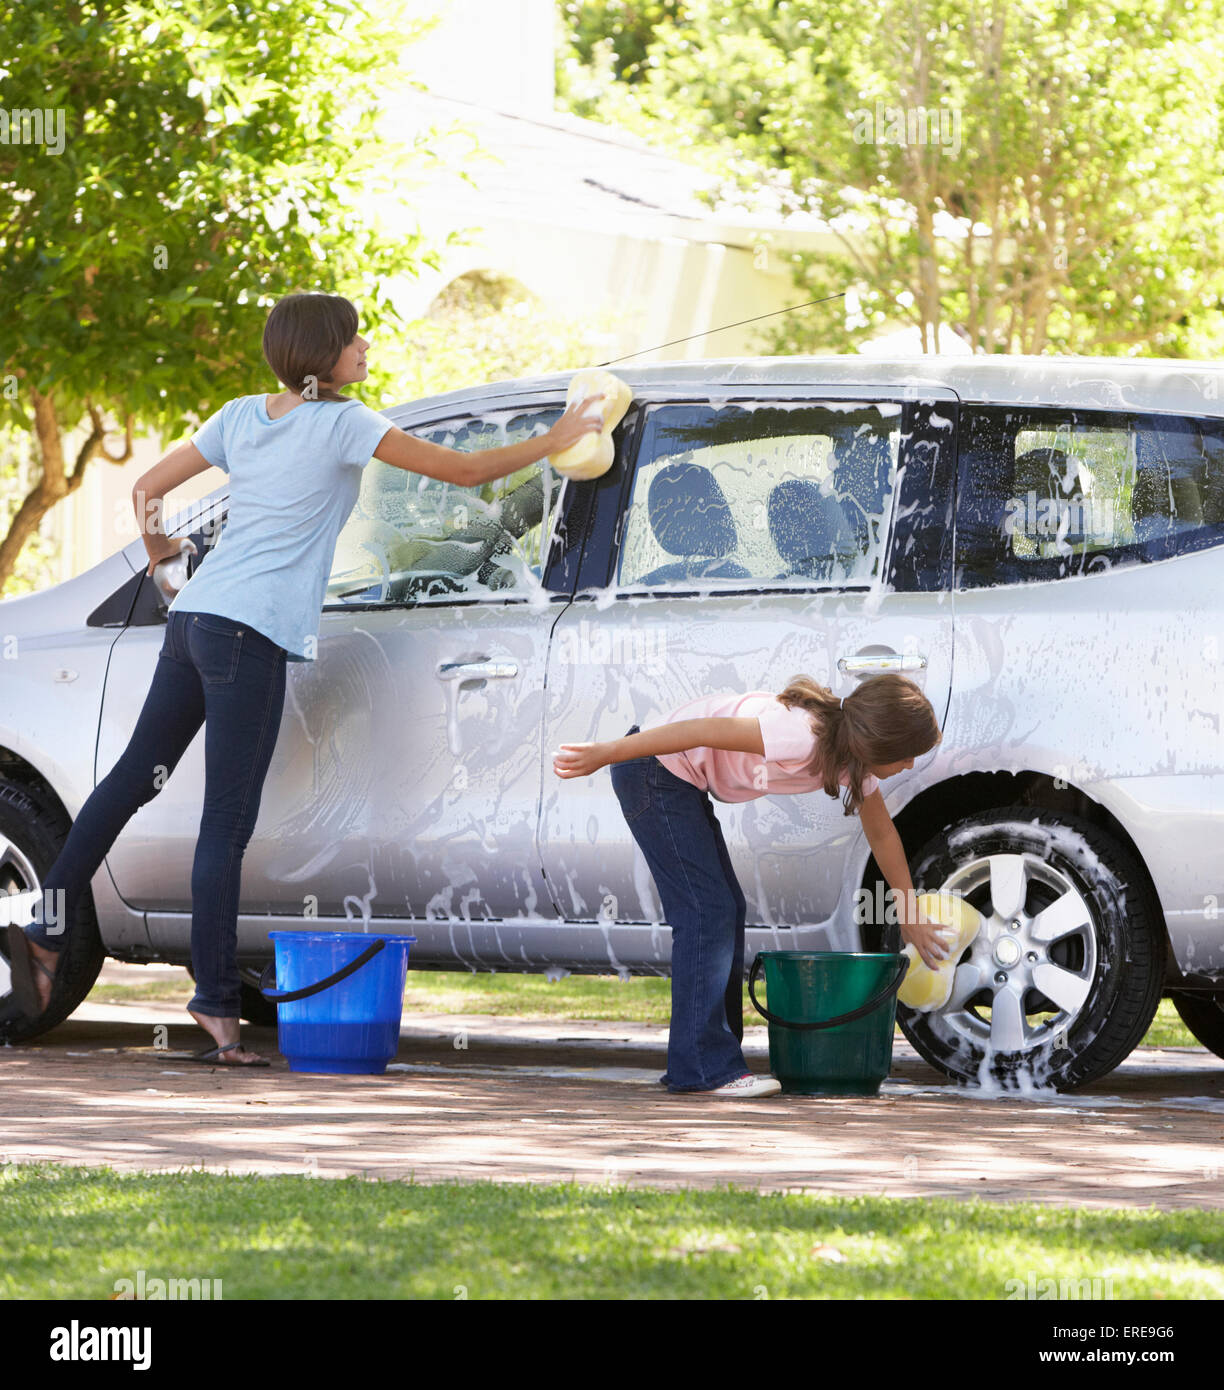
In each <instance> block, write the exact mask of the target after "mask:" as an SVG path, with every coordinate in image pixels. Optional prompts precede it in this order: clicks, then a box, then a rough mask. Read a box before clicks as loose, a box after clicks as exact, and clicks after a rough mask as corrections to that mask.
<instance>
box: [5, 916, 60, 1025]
mask: <svg viewBox="0 0 1224 1390" xmlns="http://www.w3.org/2000/svg"><path fill="white" fill-rule="evenodd" d="M8 955H9V972H10V974H11V976H12V983H13V998H14V999H15V1000H16V1001H17V1007H18V1008H19V1009H20V1010H21V1012H22V1013H23V1014H25V1016H26V1017H27V1018H37V1017H38V1016H39V1014H41V1013H42V1012H43V1009H42V1006H41V1004H40V1002H39V998H38V989H37V987H36V986H35V984H34V971H35V970H41V971H42V973H43V974H44V975H45V976H46V977H47V979H49V980H52V981H54V979H55V971H54V970H48V969H47V967H46V966H45V965H44V964H43V963H42V961H40V960H36V959H35V957H34V952H33V951H31V950H30V941H29V938H28V937H27V936H26V934H25V931H24V930H23V929H22V928H21V927H19V926H18V925H17V923H16V922H10V923H9V924H8Z"/></svg>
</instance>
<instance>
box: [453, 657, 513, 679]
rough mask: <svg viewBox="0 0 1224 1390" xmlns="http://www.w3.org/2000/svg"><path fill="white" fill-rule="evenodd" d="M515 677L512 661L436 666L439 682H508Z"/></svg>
mask: <svg viewBox="0 0 1224 1390" xmlns="http://www.w3.org/2000/svg"><path fill="white" fill-rule="evenodd" d="M517 675H518V666H517V665H516V664H515V663H514V662H513V661H443V662H441V663H440V664H439V666H438V679H439V680H440V681H479V680H510V679H513V677H515V676H517Z"/></svg>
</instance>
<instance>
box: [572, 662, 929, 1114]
mask: <svg viewBox="0 0 1224 1390" xmlns="http://www.w3.org/2000/svg"><path fill="white" fill-rule="evenodd" d="M939 740H940V732H939V724H938V721H937V720H936V718H935V711H934V710H933V709H932V708H931V705H930V702H929V701H928V700H927V698H926V696H925V695H923V693H922V691H921V690H920V689H919V688H918V686H916V685H915V684H914V682H913V681H910V680H906V679H905V677H904V676H897V675H891V674H888V675H881V676H875V677H872V679H870V680H869V681H866V682H865V683H864V684H863V685H861V686H859V688H858V689H857V690H855V691H853V692H852V693H851V694H850V695H848V696H846V697H845V699H841V700H839V699H838V697H837V696H836V695H834V694H833V692H832V691H831V690H829V689H827V688H826V687H825V686H822V685H818V684H817V683H816V682H815V681H813V680H811V679H810V678H809V677H807V676H796V677H795V678H794V679H793V680H792V681H791V682H790V684H789V685H788V686H787V687H786V689H785V690H784V691H782V693H781V694H780V695H775V694H773V693H772V692H770V691H752V692H750V693H749V694H746V695H711V696H705V697H703V698H701V699H698V700H692V701H690V702H689V703H687V704H684V705H681V706H679V708H677V709H674V710H673V711H672V712H671V713H670V714H669V715H668V716H667V718H666V719H664V721H663V722H662V723H661V724H660V725H658V726H657V727H655V728H653V729H648V730H646V731H645V732H642V731H640V730H639V729H638V728H637V726H636V725H635V726H634V727H633V728H632V729H630V730H629V732H628V734H626V736H625V737H624V738H620V739H614V740H612V741H611V742H608V743H563V744H562V745H561V749H560V751H559V752H558V753H556V754H555V755H554V759H553V770H554V771H555V772H556V774H557V776H558V777H586V776H589V775H590V774H591V773H592V772H596V771H598V770H599V769H600V768H601V767H604V766H606V765H608V764H611V766H612V788H613V790H614V791H615V792H616V796H617V800H618V801H619V802H620V804H621V809H622V810H623V811H624V813H625V819H626V821H627V822H628V824H629V829H630V831H631V832H632V834H633V838H634V839H635V840H636V842H637V844H638V846H639V847H640V849H641V851H642V853H643V855H644V856H645V859H646V862H647V865H648V866H649V868H650V871H651V874H652V875H653V876H654V881H655V885H656V887H657V888H658V891H659V900H660V902H661V903H662V904H663V911H664V915H665V917H666V920H667V923H668V925H669V926H670V927H671V932H672V955H671V967H672V977H671V978H672V1015H671V1028H670V1032H669V1036H668V1045H667V1072H666V1074H665V1075H664V1077H663V1078H662V1079H663V1080H664V1081H665V1082H666V1083H667V1086H668V1089H669V1090H672V1091H710V1092H713V1093H714V1094H715V1095H718V1096H727V1097H731V1098H734V1097H751V1096H758V1095H769V1094H772V1093H773V1092H776V1091H778V1090H780V1089H781V1087H780V1085H779V1084H778V1082H777V1081H775V1080H773V1079H772V1078H771V1077H760V1076H754V1075H753V1074H752V1073H751V1072H749V1070H748V1067H747V1065H746V1064H745V1062H744V1054H743V1048H742V1043H743V1037H744V1020H743V999H742V993H741V991H742V989H743V979H744V924H745V919H746V905H745V901H744V894H743V891H742V890H741V888H740V885H739V882H738V880H737V879H736V876H735V871H734V869H733V868H732V866H731V859H730V856H729V855H728V853H727V846H726V842H725V841H724V839H723V835H722V828H721V827H720V825H719V823H718V820H717V817H716V816H715V815H714V808H713V805H712V803H711V797H712V798H713V799H714V800H715V801H724V802H730V801H751V800H752V799H753V798H755V797H758V796H770V795H774V794H792V793H797V792H811V791H823V792H825V793H826V794H827V795H829V796H837V795H838V794H839V792H840V793H841V795H842V804H843V805H844V806H845V814H846V815H848V816H849V815H853V814H855V813H857V814H858V815H859V816H860V818H861V819H862V822H863V830H864V833H865V834H866V836H867V842H868V844H870V846H871V849H872V852H873V853H874V855H875V860H876V863H877V864H878V865H879V868H880V872H881V873H882V874H883V875H884V877H885V879H887V881H888V885H889V887H890V888H891V889H892V890H893V892H894V901H895V902H896V907H897V914H898V921H899V925H900V928H901V935H902V937H903V939H904V940H905V941H907V942H912V943H913V945H914V947H915V949H916V950H917V951H918V954H919V955H920V956H921V957H922V959H923V960H924V961H925V962H926V963H927V964H928V965H930V966H932V967H933V966H936V965H938V963H939V962H940V961H941V960H942V959H943V958H944V956H945V955H946V954H947V950H946V947H945V945H944V943H943V941H942V939H941V938H940V937H938V936H937V935H936V932H938V931H939V930H940V925H939V924H938V923H935V922H930V921H928V920H927V919H926V918H924V917H923V916H922V915H921V914H920V913H919V912H918V911H917V909H916V907H915V906H914V885H913V882H912V881H911V879H910V872H909V864H908V861H907V859H906V855H905V850H904V848H903V846H902V844H901V838H900V836H899V835H898V834H897V831H896V828H895V827H894V826H893V823H892V818H891V817H890V816H889V814H888V810H887V808H886V807H885V805H884V797H883V796H882V795H881V793H880V786H879V784H880V779H881V778H884V777H891V776H893V775H894V774H895V773H898V772H901V771H902V770H903V769H905V768H911V767H913V765H914V759H915V758H918V757H921V756H922V754H924V753H926V752H928V751H929V750H930V749H931V748H933V747H934V746H935V745H936V744H937V743H938V742H939Z"/></svg>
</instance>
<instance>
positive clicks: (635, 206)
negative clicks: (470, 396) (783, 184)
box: [389, 88, 828, 247]
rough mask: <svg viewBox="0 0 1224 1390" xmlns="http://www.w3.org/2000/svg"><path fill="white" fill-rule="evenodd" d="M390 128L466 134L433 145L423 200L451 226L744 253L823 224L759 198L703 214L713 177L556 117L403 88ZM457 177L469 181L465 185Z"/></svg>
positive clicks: (619, 133) (816, 231) (633, 140)
mask: <svg viewBox="0 0 1224 1390" xmlns="http://www.w3.org/2000/svg"><path fill="white" fill-rule="evenodd" d="M389 115H390V122H391V127H392V129H393V130H394V131H395V133H396V134H397V135H400V136H403V137H405V138H409V137H410V136H411V135H414V134H416V133H417V132H419V131H424V130H427V129H428V128H429V127H430V126H435V127H437V128H439V129H441V130H446V129H448V128H450V127H452V126H459V127H462V128H466V129H467V130H469V131H470V132H471V134H472V135H473V136H474V137H475V140H476V142H477V143H478V145H479V147H480V148H479V149H474V148H473V143H472V140H471V139H469V138H465V137H464V136H463V135H458V134H457V135H451V136H449V137H447V138H445V139H442V140H439V141H436V142H434V143H433V144H432V146H431V148H433V149H434V150H435V151H436V153H437V154H438V155H439V156H440V159H439V166H438V168H437V169H436V171H435V172H433V173H428V174H426V175H425V176H424V177H423V181H422V182H423V187H422V192H424V193H425V194H426V195H428V194H431V193H434V194H443V193H444V194H445V198H446V206H447V214H448V218H449V219H450V220H454V219H456V218H458V219H467V220H470V222H471V223H473V224H482V223H484V222H487V221H489V220H503V219H504V220H508V221H514V222H526V223H530V222H549V223H557V222H561V223H564V224H566V225H569V226H575V227H582V228H591V227H598V228H600V229H602V230H619V231H627V232H630V233H636V234H638V235H653V236H658V235H673V236H680V237H684V238H686V239H688V240H693V241H721V242H724V243H727V244H733V245H742V246H745V247H748V246H750V245H751V238H752V235H753V234H754V233H761V232H769V233H771V234H774V236H775V240H776V239H777V236H776V234H777V233H779V232H781V233H784V234H785V239H786V241H787V242H789V241H790V239H791V238H792V237H793V238H795V240H796V242H797V244H800V245H811V242H812V238H813V236H824V235H827V233H828V229H827V227H826V225H825V224H824V223H823V222H822V221H821V220H820V219H819V218H816V217H813V216H811V215H810V214H807V213H792V214H789V215H787V214H786V213H784V211H783V210H782V208H781V207H780V205H779V200H778V198H777V196H776V195H773V194H770V193H769V192H768V191H763V192H762V195H761V198H760V200H759V207H758V208H755V209H744V208H740V207H734V208H733V207H729V206H727V205H725V204H724V205H721V206H719V207H715V208H711V207H710V206H708V205H707V204H706V203H704V202H702V201H701V199H700V197H699V193H700V192H701V190H703V189H712V188H714V187H715V186H716V184H717V182H718V180H717V177H716V176H715V175H713V174H711V173H709V172H707V171H706V170H704V169H702V168H700V167H699V166H698V165H697V164H695V163H692V164H690V163H687V162H685V161H683V160H680V159H677V158H675V157H674V156H673V155H671V154H668V153H666V152H665V151H662V150H660V149H657V148H656V147H654V146H653V145H651V144H649V143H648V142H647V141H645V140H643V139H641V138H640V137H639V136H636V135H633V134H631V133H630V132H628V131H625V130H622V129H620V128H618V127H615V126H609V125H602V124H599V123H598V122H595V121H588V120H584V119H582V118H581V117H578V116H572V115H569V114H568V113H565V112H560V111H555V112H552V113H550V114H548V115H547V116H544V117H541V116H532V115H524V114H517V113H515V112H512V111H501V110H496V109H494V108H491V107H487V106H482V105H479V104H477V103H475V102H466V101H459V100H456V99H454V98H451V97H444V96H440V95H438V94H436V93H433V92H424V91H421V90H419V89H415V88H409V89H405V90H403V91H400V92H398V93H396V95H395V97H394V99H393V101H392V103H391V104H390V105H389ZM460 171H462V172H463V173H466V174H468V175H469V176H470V178H471V179H472V180H473V181H474V182H475V185H476V186H475V187H473V186H472V184H471V183H468V182H467V181H466V180H465V179H464V178H463V177H462V176H461V173H460Z"/></svg>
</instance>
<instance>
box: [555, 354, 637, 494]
mask: <svg viewBox="0 0 1224 1390" xmlns="http://www.w3.org/2000/svg"><path fill="white" fill-rule="evenodd" d="M599 395H602V396H603V400H602V401H600V402H599V413H600V415H601V416H602V417H603V429H602V430H600V431H599V433H598V434H596V433H595V432H594V431H592V432H591V433H590V434H584V435H583V436H582V438H581V439H580V440H579V441H578V443H577V444H571V445H570V447H569V448H568V449H562V450H561V452H560V453H559V454H553V455H551V456H550V458H549V463H551V464H552V466H553V469H554V470H555V471H556V472H558V473H560V474H561V475H562V476H563V477H566V478H574V479H576V480H578V481H580V482H584V481H586V480H587V479H588V478H598V477H600V476H601V475H602V474H604V473H606V472H607V471H608V469H609V468H611V467H612V460H613V459H614V457H615V451H614V449H613V446H612V431H613V430H614V429H615V428H616V427H617V425H619V424H620V422H621V421H622V420H623V419H624V418H625V411H626V410H628V409H629V404H630V402H631V401H632V400H633V392H632V391H630V389H629V388H628V387H627V386H626V385H625V383H624V382H623V381H621V380H619V378H617V377H614V376H613V375H612V373H611V372H603V371H600V370H599V369H598V368H595V367H592V368H590V369H589V370H587V371H584V372H578V373H577V375H576V376H575V377H574V379H573V380H572V381H571V382H570V384H569V390H568V391H567V392H566V393H565V404H566V406H567V407H568V406H570V405H572V404H573V403H574V402H575V401H585V400H587V399H588V398H589V397H591V396H599ZM593 409H594V407H592V410H593Z"/></svg>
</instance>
